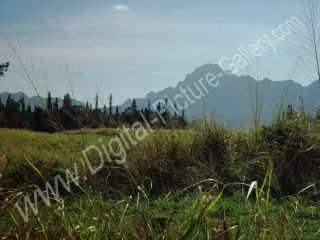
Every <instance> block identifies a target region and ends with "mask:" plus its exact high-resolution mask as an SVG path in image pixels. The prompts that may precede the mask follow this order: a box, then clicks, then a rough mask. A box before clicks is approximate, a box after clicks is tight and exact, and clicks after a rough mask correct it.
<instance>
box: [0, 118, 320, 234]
mask: <svg viewBox="0 0 320 240" xmlns="http://www.w3.org/2000/svg"><path fill="white" fill-rule="evenodd" d="M319 127H320V125H319V122H318V121H317V120H312V119H309V118H298V117H297V118H295V119H292V120H280V121H278V122H276V123H273V124H271V125H268V126H262V127H261V128H259V129H256V130H254V129H252V130H248V131H241V130H229V129H227V128H225V127H223V126H220V125H217V124H214V123H210V124H206V125H204V126H203V127H202V128H198V129H192V130H155V131H154V132H153V133H152V134H148V136H146V137H145V139H144V140H142V141H137V144H130V147H129V148H128V149H126V161H125V163H124V164H123V165H122V164H121V165H120V164H116V163H115V162H114V161H112V162H111V163H109V162H106V163H105V164H104V165H103V167H102V168H101V170H99V171H98V172H97V173H96V174H94V175H92V176H91V174H90V172H89V169H88V166H87V164H86V162H85V161H84V160H83V156H82V154H81V151H82V150H84V149H85V148H86V147H87V146H89V145H91V144H95V145H97V146H99V147H100V146H101V145H102V144H105V145H106V146H107V144H108V141H110V140H111V139H112V138H114V137H115V136H118V137H119V138H120V137H121V136H120V133H121V132H120V130H117V129H82V130H77V131H67V132H63V133H56V134H47V133H38V132H32V131H27V130H9V129H1V130H0V146H1V151H2V154H1V156H2V155H3V154H6V156H7V157H6V158H2V159H1V161H2V163H1V170H0V171H1V173H2V178H1V180H0V181H1V187H2V188H1V201H2V204H1V212H0V216H1V220H0V221H1V222H0V226H1V231H2V235H3V237H6V238H9V239H15V238H17V237H16V236H18V239H43V238H44V239H45V238H48V239H53V238H66V239H317V238H319V236H320V231H319V230H320V204H319V201H318V198H319V186H320V184H319V182H320V171H319V169H320V131H319V130H320V129H319ZM129 134H130V136H131V137H132V139H135V137H136V133H135V130H130V132H129ZM100 139H101V141H100ZM128 142H129V141H128ZM88 156H89V158H90V161H91V164H92V165H93V166H98V164H99V157H98V155H97V154H93V153H92V154H89V155H88ZM112 160H115V157H114V156H113V157H112ZM74 164H76V165H77V173H78V175H79V184H80V186H77V185H76V184H74V183H71V189H72V191H70V192H68V191H62V194H61V196H60V197H61V198H63V199H64V204H62V202H61V201H58V202H57V201H51V203H52V204H51V206H50V207H47V206H46V205H45V204H44V203H43V202H42V203H40V204H39V213H38V214H37V216H33V214H32V211H31V210H30V209H29V215H30V220H29V222H27V223H26V222H24V221H23V220H22V218H21V216H20V215H19V213H18V211H17V210H16V207H15V206H14V204H15V203H16V202H17V201H19V200H21V201H20V202H21V203H20V205H21V206H23V201H22V200H23V196H25V195H27V194H29V195H30V196H32V197H31V200H32V199H33V193H32V191H33V190H35V189H36V188H37V187H38V188H40V189H45V188H44V186H45V182H46V181H48V182H49V183H50V184H52V185H53V184H54V178H55V176H56V175H57V174H61V175H62V176H64V174H65V170H66V169H70V171H74ZM84 176H86V178H85V179H84ZM255 181H256V182H255ZM249 189H250V190H249ZM248 192H249V193H250V194H249V196H248V200H247V199H246V198H247V195H248ZM21 193H22V194H21Z"/></svg>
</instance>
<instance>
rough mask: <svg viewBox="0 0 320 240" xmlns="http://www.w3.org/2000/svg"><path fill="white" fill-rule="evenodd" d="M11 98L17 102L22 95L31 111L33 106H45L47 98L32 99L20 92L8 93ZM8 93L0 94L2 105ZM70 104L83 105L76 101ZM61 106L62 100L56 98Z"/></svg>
mask: <svg viewBox="0 0 320 240" xmlns="http://www.w3.org/2000/svg"><path fill="white" fill-rule="evenodd" d="M10 94H11V97H12V98H14V100H16V101H17V100H19V98H20V97H21V96H22V95H24V100H25V103H26V106H28V105H29V104H30V106H31V109H32V110H33V109H34V107H35V105H37V106H40V107H42V106H43V104H46V102H47V98H44V97H39V96H33V97H28V96H27V95H26V94H24V93H22V92H17V93H10ZM8 95H9V93H8V92H3V93H0V97H1V100H2V102H3V103H5V102H6V101H7V98H8ZM55 99H56V98H55V97H52V103H53V102H54V101H55ZM72 103H73V104H74V105H84V104H83V102H80V101H77V100H74V99H73V100H72ZM62 104H63V99H61V98H58V105H59V107H62ZM45 106H46V105H45Z"/></svg>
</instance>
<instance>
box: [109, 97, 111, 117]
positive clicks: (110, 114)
mask: <svg viewBox="0 0 320 240" xmlns="http://www.w3.org/2000/svg"><path fill="white" fill-rule="evenodd" d="M111 116H112V94H111V93H110V97H109V117H111Z"/></svg>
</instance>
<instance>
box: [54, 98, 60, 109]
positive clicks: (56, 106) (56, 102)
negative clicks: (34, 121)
mask: <svg viewBox="0 0 320 240" xmlns="http://www.w3.org/2000/svg"><path fill="white" fill-rule="evenodd" d="M58 110H59V102H58V98H56V100H55V101H54V104H53V111H55V112H57V111H58Z"/></svg>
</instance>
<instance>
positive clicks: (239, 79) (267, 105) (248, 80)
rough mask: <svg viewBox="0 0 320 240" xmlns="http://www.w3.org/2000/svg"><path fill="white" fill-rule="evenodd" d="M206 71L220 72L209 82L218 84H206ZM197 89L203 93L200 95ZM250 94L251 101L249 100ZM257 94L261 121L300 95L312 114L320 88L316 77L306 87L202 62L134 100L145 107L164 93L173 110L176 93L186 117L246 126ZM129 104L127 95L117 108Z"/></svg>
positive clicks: (161, 100)
mask: <svg viewBox="0 0 320 240" xmlns="http://www.w3.org/2000/svg"><path fill="white" fill-rule="evenodd" d="M221 73H222V75H221V76H220V75H219V74H221ZM207 74H209V76H212V75H211V74H214V75H215V76H218V75H219V76H220V77H217V79H216V80H215V81H213V82H212V84H213V85H215V84H217V81H219V85H218V86H217V87H212V86H210V84H208V82H207V81H206V75H207ZM200 79H202V81H201V80H200ZM209 79H210V78H209ZM181 88H182V89H186V90H187V92H188V95H189V98H190V99H191V100H192V103H191V102H190V101H189V99H187V98H186V97H184V98H182V97H178V98H177V97H176V96H177V95H178V94H181ZM250 89H251V90H250ZM189 90H191V91H192V92H191V91H189ZM250 92H251V94H250ZM192 93H193V94H194V95H195V96H197V95H199V97H201V98H199V99H196V98H195V97H193V95H192ZM200 93H202V94H201V95H200ZM256 93H257V94H256ZM181 95H182V94H181ZM250 95H251V99H252V101H251V100H250ZM183 96H184V95H183ZM256 96H257V99H258V102H259V105H260V103H261V107H259V109H261V121H262V122H270V120H271V119H272V118H273V117H274V116H275V114H276V113H277V112H279V109H280V106H281V103H283V105H282V106H283V107H284V108H287V106H288V104H293V105H294V106H296V107H298V106H300V105H301V98H300V97H302V99H303V102H304V105H305V108H306V111H307V112H309V113H311V114H313V115H314V114H315V112H316V109H317V108H318V103H319V97H320V89H319V86H318V82H317V81H315V82H314V83H312V84H310V85H309V86H307V87H303V86H302V85H300V84H299V83H296V82H294V81H292V80H286V81H271V80H270V79H263V80H261V81H256V80H255V79H254V78H252V77H250V76H237V75H232V74H230V73H229V74H227V73H224V72H223V70H222V69H221V68H220V67H219V66H218V65H216V64H205V65H203V66H201V67H198V68H196V69H195V70H194V71H193V72H192V73H189V74H187V76H186V77H185V79H184V81H181V82H178V84H177V85H176V87H174V88H173V87H168V88H166V89H163V90H161V91H159V92H156V93H155V92H150V93H148V94H147V96H146V97H145V98H137V99H136V103H137V106H138V108H142V107H143V108H144V107H147V104H148V100H150V102H151V105H153V104H154V103H155V104H154V106H155V105H156V102H157V101H159V100H160V102H162V103H163V102H164V99H165V98H166V97H167V98H168V102H169V104H168V106H169V107H168V108H169V110H170V111H171V112H173V104H172V103H173V101H174V98H175V97H176V100H177V103H178V102H180V105H182V103H183V102H186V103H187V104H188V106H187V107H186V110H185V116H186V117H187V119H189V120H193V119H197V118H201V117H203V116H208V115H210V116H212V117H213V118H214V119H217V120H219V121H222V122H225V123H230V125H231V126H234V127H245V126H246V125H247V124H248V123H250V122H252V116H253V115H252V109H253V108H254V107H253V106H252V104H251V103H252V102H255V99H256ZM283 96H285V97H283ZM282 99H283V101H282ZM170 103H171V104H170ZM131 104H132V99H128V100H127V101H125V102H124V103H123V104H122V105H121V106H119V109H120V110H121V111H123V110H124V109H125V108H127V107H129V106H131ZM187 104H186V105H187ZM162 105H163V104H162ZM180 112H181V110H180Z"/></svg>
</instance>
